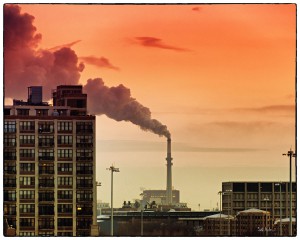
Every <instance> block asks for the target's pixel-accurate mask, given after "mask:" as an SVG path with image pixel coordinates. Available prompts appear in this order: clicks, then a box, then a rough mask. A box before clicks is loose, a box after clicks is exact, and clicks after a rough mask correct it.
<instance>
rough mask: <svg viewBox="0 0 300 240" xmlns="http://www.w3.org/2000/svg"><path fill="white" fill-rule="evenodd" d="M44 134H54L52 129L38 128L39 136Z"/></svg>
mask: <svg viewBox="0 0 300 240" xmlns="http://www.w3.org/2000/svg"><path fill="white" fill-rule="evenodd" d="M44 133H46V134H47V133H54V129H53V128H50V127H46V128H39V134H44Z"/></svg>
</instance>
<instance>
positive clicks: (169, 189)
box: [166, 138, 173, 205]
mask: <svg viewBox="0 0 300 240" xmlns="http://www.w3.org/2000/svg"><path fill="white" fill-rule="evenodd" d="M172 159H173V158H172V157H171V138H168V141H167V158H166V160H167V192H166V195H167V198H166V200H167V205H172V165H173V163H172Z"/></svg>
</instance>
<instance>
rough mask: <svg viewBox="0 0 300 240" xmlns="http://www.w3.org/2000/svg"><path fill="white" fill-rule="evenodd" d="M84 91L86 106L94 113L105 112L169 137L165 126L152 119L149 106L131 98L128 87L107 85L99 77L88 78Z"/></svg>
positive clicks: (110, 116)
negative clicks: (86, 95)
mask: <svg viewBox="0 0 300 240" xmlns="http://www.w3.org/2000/svg"><path fill="white" fill-rule="evenodd" d="M84 91H85V92H87V93H88V106H89V109H90V111H92V112H93V113H94V114H96V115H97V114H105V115H107V116H108V117H109V118H112V119H114V120H116V121H129V122H131V123H133V124H135V125H138V126H140V128H141V129H143V130H145V131H151V132H153V133H155V134H158V135H159V136H165V137H167V138H169V137H170V133H169V131H168V129H167V127H166V126H165V125H163V124H161V123H160V122H159V121H157V120H156V119H152V118H151V112H150V110H149V108H147V107H144V106H143V105H142V104H140V103H139V102H138V101H136V100H135V99H134V98H132V97H131V93H130V89H128V88H126V87H125V86H123V85H122V84H121V85H119V86H117V87H107V86H105V85H104V82H103V80H102V79H101V78H96V79H89V80H88V81H87V84H86V85H85V86H84Z"/></svg>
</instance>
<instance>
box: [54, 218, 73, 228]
mask: <svg viewBox="0 0 300 240" xmlns="http://www.w3.org/2000/svg"><path fill="white" fill-rule="evenodd" d="M57 225H58V226H59V227H72V225H73V218H58V219H57Z"/></svg>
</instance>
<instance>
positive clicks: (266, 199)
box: [222, 182, 296, 222]
mask: <svg viewBox="0 0 300 240" xmlns="http://www.w3.org/2000/svg"><path fill="white" fill-rule="evenodd" d="M222 192H223V194H222V212H223V213H225V214H230V215H237V214H238V212H240V211H244V210H247V209H252V208H256V209H261V210H264V211H269V212H270V214H271V219H272V221H273V222H274V221H275V220H277V219H279V218H280V210H281V215H282V218H287V217H289V214H290V213H289V212H290V197H289V196H290V183H289V182H223V183H222ZM280 195H281V196H280ZM295 213H296V183H295V182H293V184H292V215H293V217H295Z"/></svg>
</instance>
